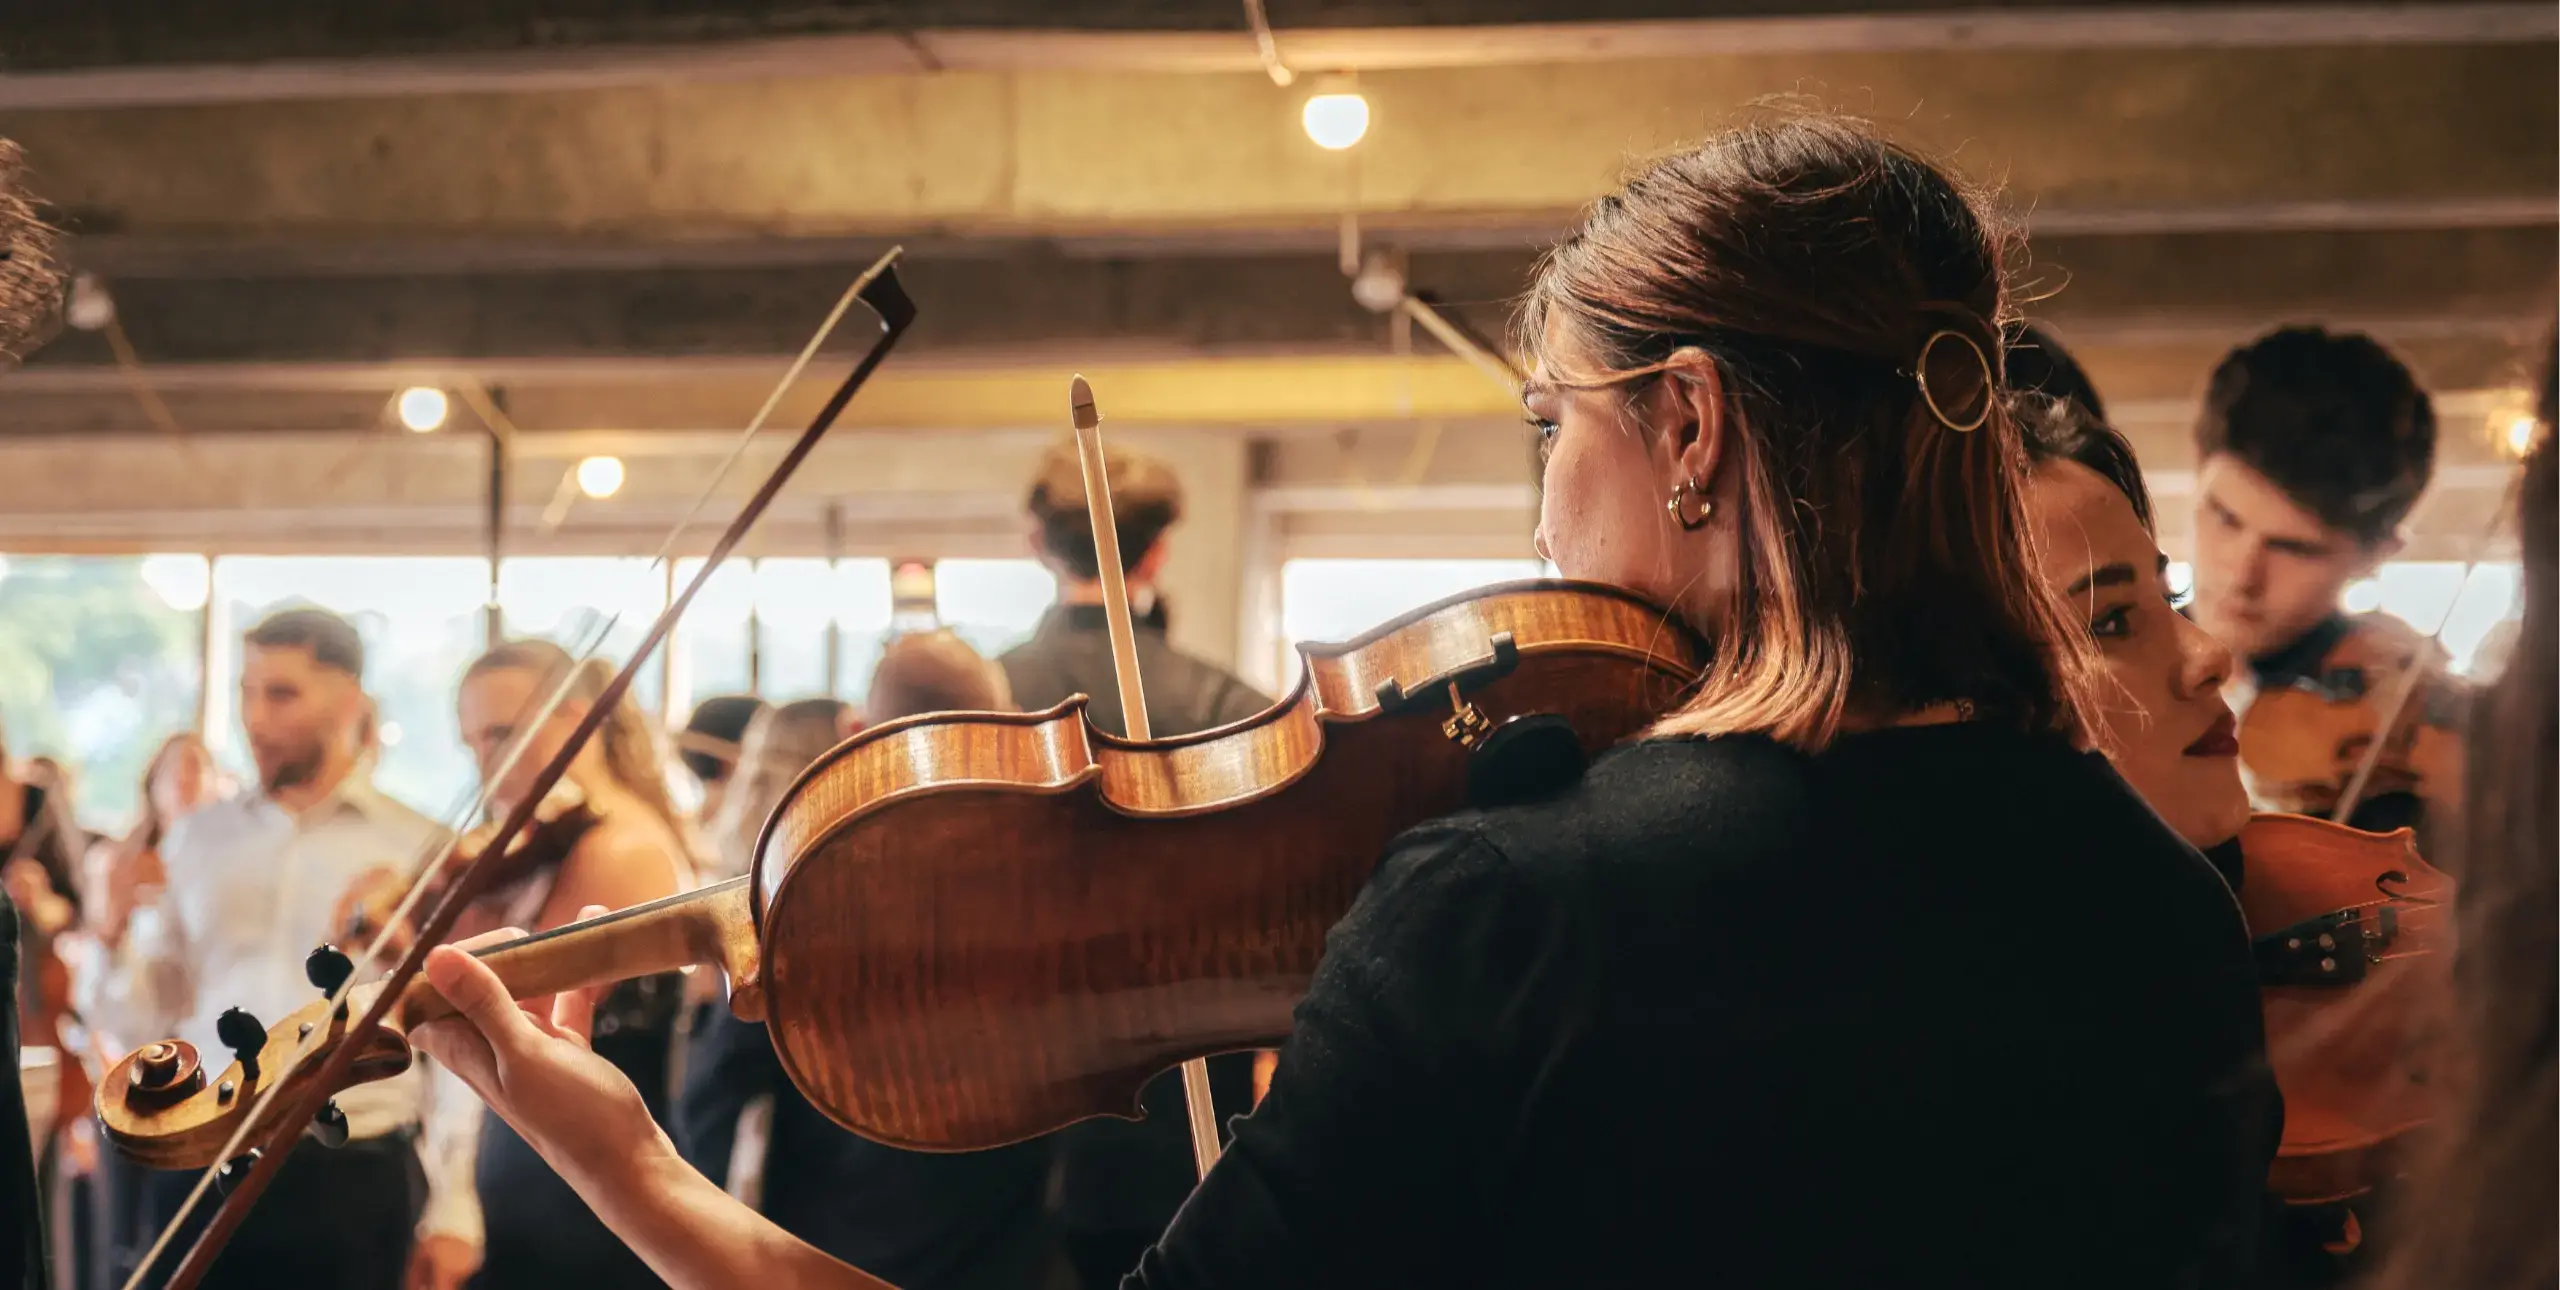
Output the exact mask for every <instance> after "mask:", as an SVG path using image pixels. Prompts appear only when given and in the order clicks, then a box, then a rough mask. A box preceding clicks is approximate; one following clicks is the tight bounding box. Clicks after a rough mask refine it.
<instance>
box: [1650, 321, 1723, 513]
mask: <svg viewBox="0 0 2560 1290" xmlns="http://www.w3.org/2000/svg"><path fill="white" fill-rule="evenodd" d="M1662 391H1663V394H1664V396H1665V399H1666V402H1667V404H1668V406H1666V407H1665V408H1664V409H1663V411H1664V413H1665V414H1666V415H1665V427H1664V428H1665V429H1667V430H1668V431H1670V433H1669V434H1668V435H1666V436H1665V440H1664V442H1665V444H1666V446H1668V447H1669V448H1670V449H1671V450H1672V451H1671V457H1672V461H1671V466H1672V476H1673V477H1672V480H1671V484H1672V486H1673V487H1677V486H1678V485H1680V484H1683V483H1686V484H1690V485H1692V486H1694V487H1695V488H1696V489H1697V490H1698V492H1699V493H1700V494H1702V495H1703V494H1706V493H1710V492H1713V491H1715V486H1716V472H1717V471H1718V470H1719V469H1720V468H1721V467H1722V466H1723V464H1724V458H1725V449H1726V446H1727V441H1728V440H1729V439H1730V438H1731V437H1732V436H1731V435H1730V434H1729V433H1727V432H1728V431H1729V430H1730V428H1731V427H1730V424H1729V420H1728V418H1727V417H1726V416H1725V409H1724V374H1723V373H1721V372H1719V371H1717V370H1716V365H1715V360H1713V359H1711V358H1709V357H1707V352H1706V351H1705V350H1702V349H1698V348H1696V347H1695V346H1682V347H1681V348H1679V349H1676V350H1673V351H1672V353H1671V359H1670V366H1669V367H1668V368H1666V369H1665V370H1664V372H1663V379H1662Z"/></svg>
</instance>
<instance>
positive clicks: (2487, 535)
mask: <svg viewBox="0 0 2560 1290" xmlns="http://www.w3.org/2000/svg"><path fill="white" fill-rule="evenodd" d="M2523 480H2524V475H2523V470H2522V468H2521V466H2519V468H2518V470H2517V473H2516V476H2515V478H2513V479H2511V480H2509V481H2508V483H2507V497H2506V500H2505V501H2504V502H2502V503H2500V504H2499V505H2497V506H2495V507H2493V508H2491V509H2490V511H2489V518H2488V520H2487V521H2486V522H2485V523H2483V524H2482V525H2481V526H2480V532H2479V535H2478V536H2477V537H2474V538H2473V539H2472V540H2471V557H2470V558H2469V559H2466V560H2464V561H2463V562H2462V585H2461V586H2459V587H2456V588H2454V592H2453V599H2452V600H2451V601H2450V602H2448V603H2447V604H2446V605H2445V607H2444V616H2443V617H2442V618H2439V619H2437V620H2436V627H2435V630H2434V631H2431V632H2428V633H2427V634H2426V638H2425V639H2424V640H2421V641H2420V642H2419V651H2413V652H2412V653H2411V655H2410V657H2409V665H2408V666H2407V667H2404V668H2402V669H2400V676H2399V679H2398V684H2397V685H2396V686H2394V688H2393V691H2392V695H2391V701H2390V702H2389V703H2386V704H2384V705H2383V708H2382V720H2381V721H2380V722H2378V723H2377V724H2376V725H2375V726H2374V728H2373V738H2372V739H2371V740H2370V741H2369V742H2367V743H2366V744H2365V746H2364V755H2363V756H2362V757H2360V758H2358V759H2357V760H2356V773H2355V774H2354V775H2353V776H2351V777H2349V778H2348V780H2347V786H2346V789H2345V791H2343V792H2341V793H2339V794H2338V805H2337V807H2336V808H2335V809H2333V810H2331V811H2330V812H2329V822H2330V823H2331V824H2344V823H2346V822H2347V817H2348V816H2350V815H2352V814H2354V813H2355V809H2356V804H2357V803H2358V802H2361V801H2363V800H2364V791H2365V789H2367V788H2369V787H2371V786H2372V784H2373V773H2374V772H2375V771H2376V770H2378V769H2380V768H2381V766H2382V750H2383V749H2384V748H2385V747H2386V746H2387V745H2389V744H2390V742H2391V735H2392V732H2393V731H2395V730H2397V729H2399V727H2400V718H2401V717H2403V716H2405V715H2407V713H2408V709H2409V701H2410V700H2411V699H2413V698H2415V697H2416V696H2417V693H2418V686H2419V685H2420V684H2422V683H2423V682H2424V681H2425V680H2426V677H2427V674H2428V673H2430V672H2433V671H2434V670H2435V669H2434V668H2433V667H2431V666H2429V664H2428V661H2427V660H2426V659H2425V658H2423V657H2420V652H2422V651H2423V650H2424V647H2426V646H2428V645H2433V644H2435V643H2436V642H2437V641H2439V640H2440V639H2442V638H2443V636H2444V629H2445V628H2447V627H2450V626H2452V625H2453V615H2454V611H2455V610H2458V609H2460V608H2462V597H2463V594H2464V593H2465V592H2468V591H2470V590H2471V574H2472V572H2473V571H2474V570H2476V569H2478V568H2479V567H2480V556H2481V554H2482V553H2484V552H2486V551H2487V550H2488V548H2489V544H2490V543H2491V542H2494V541H2496V540H2497V538H2498V530H2499V529H2500V528H2503V527H2504V526H2505V525H2506V522H2507V517H2508V516H2509V515H2510V514H2512V513H2514V511H2515V507H2516V489H2517V487H2518V486H2519V485H2521V484H2522V483H2523Z"/></svg>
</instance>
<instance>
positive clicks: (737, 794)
mask: <svg viewBox="0 0 2560 1290" xmlns="http://www.w3.org/2000/svg"><path fill="white" fill-rule="evenodd" d="M861 728H862V718H861V716H860V715H859V714H857V713H856V712H855V711H854V709H853V706H852V705H851V704H848V703H845V702H843V701H841V700H838V699H800V700H796V701H794V702H791V703H786V704H783V705H782V706H781V707H778V708H777V707H771V706H768V705H766V704H764V703H762V702H761V701H759V702H758V703H757V705H756V708H755V711H754V714H753V715H752V716H751V717H750V718H749V720H748V721H747V724H746V726H745V728H744V729H743V730H742V731H741V735H740V743H739V748H738V755H737V756H736V757H734V758H732V759H731V760H730V762H729V764H728V766H727V767H725V768H724V769H726V770H727V771H728V774H727V775H726V776H725V777H724V778H723V779H722V781H721V792H720V796H719V799H718V800H719V810H718V811H717V812H715V813H713V814H712V815H710V816H709V817H707V818H708V819H709V820H710V825H709V831H710V834H711V847H712V850H713V852H714V858H715V860H716V862H717V868H716V870H715V871H714V872H712V873H708V874H705V875H704V876H705V878H706V879H707V880H711V881H717V880H718V879H722V878H735V877H737V876H738V875H739V874H742V873H745V872H746V871H747V865H748V862H749V861H751V860H753V859H754V858H755V845H756V834H757V832H758V831H759V830H761V829H763V828H764V821H765V817H766V816H768V815H771V814H772V813H773V807H774V803H776V802H779V801H781V800H782V791H783V790H784V789H786V788H789V787H791V781H792V779H793V778H794V777H796V776H798V775H799V773H800V771H801V770H802V768H804V767H806V766H807V765H808V764H809V763H810V762H813V761H816V760H817V759H818V754H820V753H823V752H825V751H826V750H828V749H829V748H833V747H835V746H836V745H837V744H839V743H842V742H844V740H845V739H846V738H848V737H849V736H851V735H852V734H853V733H854V732H855V731H856V730H859V729H861Z"/></svg>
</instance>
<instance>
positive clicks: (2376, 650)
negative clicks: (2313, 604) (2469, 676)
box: [2240, 614, 2466, 822]
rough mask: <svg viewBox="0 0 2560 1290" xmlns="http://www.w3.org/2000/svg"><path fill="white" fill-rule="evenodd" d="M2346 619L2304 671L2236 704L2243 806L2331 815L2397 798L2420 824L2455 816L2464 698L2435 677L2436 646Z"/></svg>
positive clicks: (2393, 624)
mask: <svg viewBox="0 0 2560 1290" xmlns="http://www.w3.org/2000/svg"><path fill="white" fill-rule="evenodd" d="M2348 622H2349V627H2348V629H2347V631H2346V633H2345V634H2344V635H2342V636H2340V637H2339V638H2338V640H2337V642H2336V643H2335V644H2333V645H2331V646H2330V647H2329V650H2328V652H2327V653H2325V654H2323V655H2322V656H2321V659H2320V661H2319V663H2318V664H2317V665H2316V666H2314V667H2313V668H2311V669H2310V670H2309V671H2308V672H2307V673H2306V674H2305V675H2304V676H2302V677H2300V678H2297V679H2296V680H2294V681H2293V682H2292V683H2291V684H2289V685H2282V686H2275V687H2270V688H2267V689H2262V690H2260V691H2259V692H2258V693H2257V694H2256V695H2255V696H2254V697H2252V698H2250V700H2249V701H2248V704H2247V706H2246V707H2245V708H2244V709H2242V711H2241V714H2240V775H2241V778H2242V779H2243V780H2244V781H2245V782H2246V783H2247V784H2248V786H2249V798H2250V800H2251V801H2252V802H2255V803H2257V804H2258V806H2259V807H2260V808H2261V809H2263V810H2270V811H2280V812H2286V813H2290V814H2296V815H2316V816H2320V817H2322V818H2324V819H2334V818H2336V814H2337V810H2338V807H2339V804H2340V803H2341V802H2346V803H2350V804H2352V803H2355V802H2360V801H2370V800H2372V799H2373V798H2376V797H2386V796H2394V795H2404V796H2407V797H2412V798H2415V799H2416V800H2417V801H2419V802H2420V803H2422V804H2423V805H2424V808H2425V811H2426V814H2427V816H2428V817H2429V818H2437V819H2452V818H2456V817H2457V816H2458V815H2459V813H2460V812H2461V810H2462V764H2463V758H2462V726H2461V722H2462V710H2463V707H2464V705H2465V702H2466V692H2465V688H2464V687H2463V686H2462V685H2461V684H2460V683H2459V682H2458V681H2456V680H2454V679H2453V678H2452V677H2450V676H2449V675H2448V674H2447V673H2446V672H2445V661H2446V655H2445V652H2444V650H2443V648H2442V647H2441V646H2439V645H2437V644H2436V642H2435V639H2434V638H2433V637H2430V636H2425V635H2421V634H2420V633H2419V632H2418V631H2417V629H2416V628H2413V627H2411V626H2409V625H2408V624H2407V623H2404V622H2401V621H2400V620H2399V619H2397V618H2393V617H2391V616H2390V615H2388V614H2365V615H2362V616H2360V617H2357V618H2353V619H2350V620H2348ZM2385 726H2388V727H2389V729H2388V730H2387V731H2386V730H2385V729H2384V727H2385ZM2360 778H2361V781H2362V782H2359V779H2360ZM2341 822H2343V821H2341Z"/></svg>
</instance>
